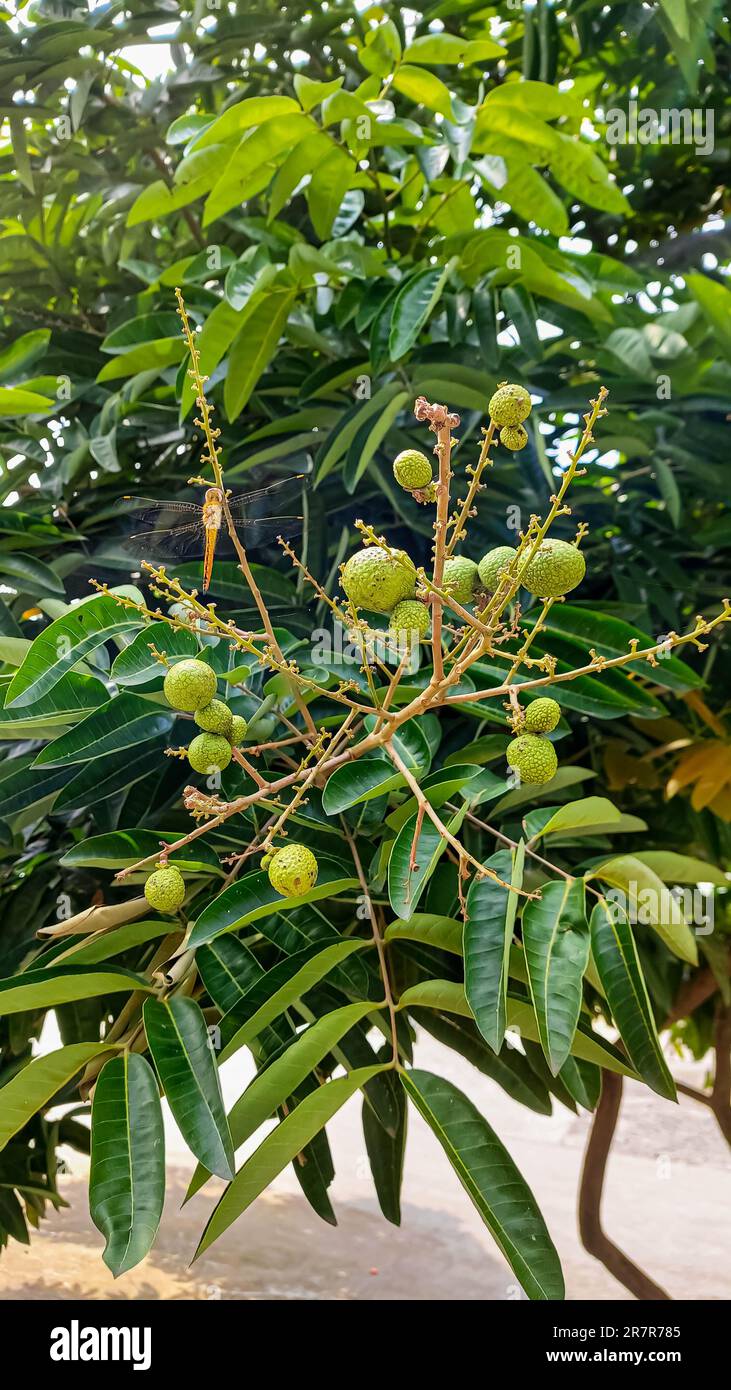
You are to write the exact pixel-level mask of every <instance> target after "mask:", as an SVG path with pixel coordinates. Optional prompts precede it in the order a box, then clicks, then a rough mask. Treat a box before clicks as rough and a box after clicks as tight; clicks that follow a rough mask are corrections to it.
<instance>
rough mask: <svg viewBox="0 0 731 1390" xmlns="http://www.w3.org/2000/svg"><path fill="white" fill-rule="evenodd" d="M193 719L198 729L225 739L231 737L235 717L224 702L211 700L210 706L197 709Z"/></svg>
mask: <svg viewBox="0 0 731 1390" xmlns="http://www.w3.org/2000/svg"><path fill="white" fill-rule="evenodd" d="M193 718H194V720H195V722H196V724H197V725H198V728H199V729H203V730H204V731H205V732H206V733H207V734H221V735H222V736H223V738H230V737H231V724H232V722H233V715H232V713H231V711H230V709H229V707H228V705H225V704H224V703H223V700H211V703H210V704H209V705H204V706H203V708H202V709H197V710H196V712H195V714H194V716H193Z"/></svg>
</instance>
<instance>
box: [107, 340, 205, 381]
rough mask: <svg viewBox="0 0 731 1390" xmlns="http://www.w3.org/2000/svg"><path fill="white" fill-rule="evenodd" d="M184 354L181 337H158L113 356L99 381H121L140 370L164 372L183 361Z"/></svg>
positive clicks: (183, 344)
mask: <svg viewBox="0 0 731 1390" xmlns="http://www.w3.org/2000/svg"><path fill="white" fill-rule="evenodd" d="M184 356H185V343H184V342H183V341H182V339H181V338H157V339H155V341H154V342H151V343H140V344H139V346H138V347H134V348H131V349H130V351H129V352H123V353H120V354H119V356H115V357H113V358H112V360H111V362H107V363H106V365H105V366H104V367H102V369H101V371H100V372H99V374H98V376H97V381H98V382H100V383H103V382H105V381H119V380H120V379H121V378H122V377H128V376H136V375H137V373H138V372H150V371H154V372H162V371H164V370H165V368H166V367H172V366H173V365H174V364H175V363H176V362H180V361H182V359H183V357H184Z"/></svg>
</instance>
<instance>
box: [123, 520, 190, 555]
mask: <svg viewBox="0 0 731 1390" xmlns="http://www.w3.org/2000/svg"><path fill="white" fill-rule="evenodd" d="M203 536H204V532H203V526H202V524H201V523H200V522H194V523H192V524H190V525H187V526H172V527H157V528H153V529H151V530H148V531H136V532H135V533H134V535H131V536H127V538H126V539H125V540H124V541H123V545H124V548H125V550H129V551H131V552H132V553H133V554H134V555H140V556H142V557H147V556H149V557H151V558H152V557H159V558H160V559H164V558H165V557H166V556H168V555H197V554H202V553H203Z"/></svg>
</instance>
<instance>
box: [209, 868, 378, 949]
mask: <svg viewBox="0 0 731 1390" xmlns="http://www.w3.org/2000/svg"><path fill="white" fill-rule="evenodd" d="M318 863H319V871H318V875H317V883H316V884H315V886H314V888H310V889H309V890H308V892H306V893H302V894H301V895H300V896H299V897H296V898H282V897H281V896H280V895H279V893H277V892H275V890H274V889H273V888H272V886H271V884H270V882H269V879H268V877H267V875H266V874H265V873H263V872H262V871H259V872H257V873H253V874H247V875H246V877H245V878H242V879H240V880H239V882H238V883H232V885H231V887H230V888H226V889H225V890H224V892H223V893H221V894H219V896H218V897H217V898H216V899H215V901H214V902H212V903H211V904H210V906H209V907H207V908H205V909H204V911H203V912H202V913H201V915H200V917H199V918H198V920H197V922H196V924H195V926H194V927H193V930H192V932H191V934H190V940H189V943H188V944H189V946H190V948H191V950H194V949H195V947H196V946H202V945H203V944H204V942H206V941H212V940H213V938H214V937H215V936H219V935H220V933H221V932H224V931H232V930H233V929H234V928H239V927H246V926H248V925H249V924H250V923H251V922H257V921H259V919H260V918H262V917H270V916H271V915H272V913H275V912H287V911H288V910H289V909H290V908H293V907H300V906H301V904H302V903H314V902H317V901H318V900H319V899H320V898H335V897H337V896H338V894H339V893H344V892H346V891H347V890H348V889H349V888H357V887H359V884H358V879H357V878H355V877H354V876H353V874H352V873H350V874H349V873H348V872H347V871H346V870H345V869H344V868H343V867H342V866H341V865H339V864H337V863H336V862H335V861H334V860H332V859H327V858H326V857H325V856H324V855H318Z"/></svg>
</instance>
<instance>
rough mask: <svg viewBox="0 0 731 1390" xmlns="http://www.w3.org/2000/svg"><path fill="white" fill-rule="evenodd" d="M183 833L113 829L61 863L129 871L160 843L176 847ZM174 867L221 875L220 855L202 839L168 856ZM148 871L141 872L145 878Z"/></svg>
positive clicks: (83, 843) (82, 845)
mask: <svg viewBox="0 0 731 1390" xmlns="http://www.w3.org/2000/svg"><path fill="white" fill-rule="evenodd" d="M179 839H180V833H179V832H177V833H176V832H174V831H172V830H170V831H168V830H154V831H153V830H113V831H111V832H110V833H109V834H108V835H92V836H91V837H90V838H89V839H86V840H80V841H79V843H78V844H76V845H73V846H72V847H71V849H69V850H67V851H66V853H65V854H64V856H63V858H62V859H61V861H60V862H61V863H62V864H64V865H66V866H67V867H68V868H72V869H82V868H83V869H110V870H111V869H114V870H116V869H126V868H129V866H130V865H131V864H136V863H137V861H138V860H139V859H146V858H147V856H148V855H150V854H155V853H156V852H157V851H158V850H159V849H160V842H161V841H162V840H164V841H165V842H167V843H168V844H174V843H175V841H176V840H179ZM169 862H170V863H171V864H177V865H178V866H179V867H180V869H182V870H183V871H184V872H186V873H219V874H220V873H222V872H223V871H222V869H221V865H220V863H219V859H218V855H217V854H216V852H215V850H213V849H211V848H210V846H209V845H207V844H205V843H204V842H203V840H194V841H193V843H192V844H190V845H183V846H181V848H180V849H176V850H175V851H174V853H173V854H171V855H170V856H169ZM149 872H150V870H149V866H148V868H147V869H143V870H141V871H140V877H144V878H146V877H147V875H148V874H149ZM136 878H137V875H135V874H131V875H130V876H129V877H128V879H127V882H128V883H134V882H135V881H136Z"/></svg>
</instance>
